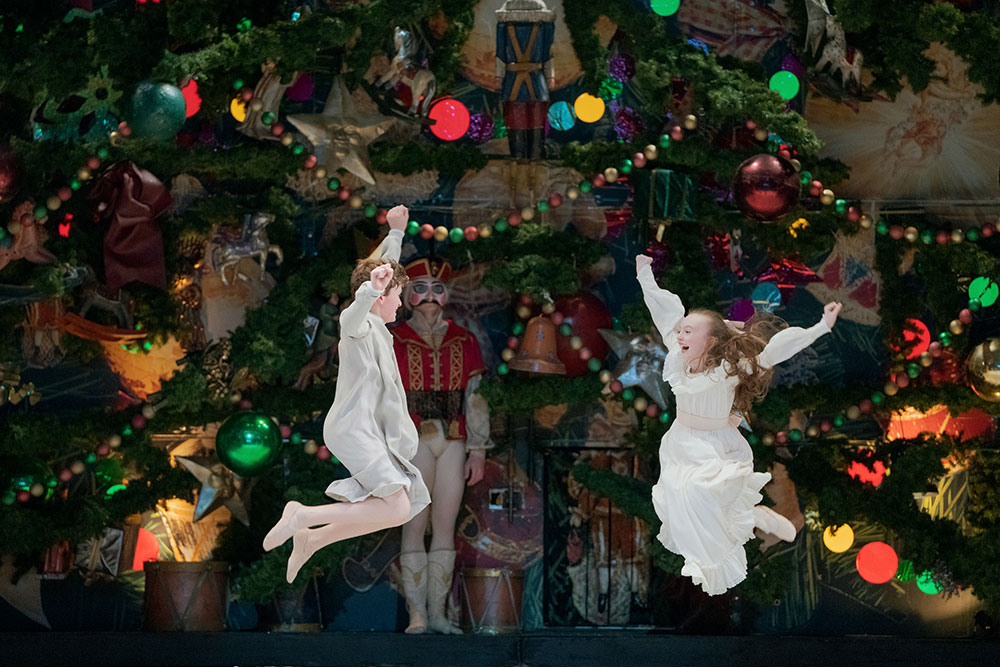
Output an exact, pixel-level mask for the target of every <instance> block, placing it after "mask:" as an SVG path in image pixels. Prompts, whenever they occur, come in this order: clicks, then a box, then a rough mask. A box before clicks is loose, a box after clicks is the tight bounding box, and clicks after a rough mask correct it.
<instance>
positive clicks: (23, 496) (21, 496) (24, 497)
mask: <svg viewBox="0 0 1000 667" xmlns="http://www.w3.org/2000/svg"><path fill="white" fill-rule="evenodd" d="M29 500H31V494H30V493H28V492H27V491H18V492H17V502H19V503H26V502H28V501H29Z"/></svg>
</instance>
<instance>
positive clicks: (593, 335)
mask: <svg viewBox="0 0 1000 667" xmlns="http://www.w3.org/2000/svg"><path fill="white" fill-rule="evenodd" d="M555 307H556V310H557V311H558V312H559V313H561V314H562V315H563V323H565V324H569V325H570V327H572V329H573V334H572V336H558V337H557V339H556V340H557V343H556V355H557V356H558V357H559V361H561V362H562V363H563V364H564V365H565V366H566V375H567V376H569V377H579V376H581V375H586V374H587V373H589V372H590V369H589V368H588V366H587V363H588V361H589V360H588V359H583V358H581V357H580V350H579V349H577V350H574V349H573V347H572V345H571V344H570V340H571V339H572V338H573V336H578V337H579V338H580V340H581V341H582V342H583V347H585V348H587V349H588V350H590V353H591V358H593V359H598V360H599V361H602V362H603V361H604V359H605V358H606V357H607V356H608V343H607V341H605V340H604V338H603V337H602V336H601V334H600V333H599V332H598V329H610V328H611V326H612V323H611V313H609V312H608V309H607V307H606V306H605V305H604V302H603V301H601V300H600V299H598V298H597V297H596V296H595V295H594V294H592V293H590V292H586V291H582V292H577V293H576V294H574V295H572V296H564V297H559V298H558V299H556V300H555Z"/></svg>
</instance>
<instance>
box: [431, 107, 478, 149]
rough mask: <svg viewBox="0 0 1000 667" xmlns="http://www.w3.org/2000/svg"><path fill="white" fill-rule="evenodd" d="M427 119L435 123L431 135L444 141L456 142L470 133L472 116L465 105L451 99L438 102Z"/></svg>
mask: <svg viewBox="0 0 1000 667" xmlns="http://www.w3.org/2000/svg"><path fill="white" fill-rule="evenodd" d="M427 117H428V118H429V119H430V120H432V121H434V124H433V125H431V134H433V135H434V136H435V137H437V138H438V139H441V140H442V141H455V140H456V139H461V138H462V137H463V136H465V133H466V132H468V131H469V123H470V122H471V121H472V116H471V115H470V114H469V110H468V109H467V108H465V105H464V104H462V103H461V102H459V101H458V100H454V99H451V98H446V99H443V100H441V101H440V102H436V103H435V104H434V106H432V107H431V110H430V113H428V114H427Z"/></svg>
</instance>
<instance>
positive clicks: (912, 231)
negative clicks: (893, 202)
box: [903, 227, 920, 243]
mask: <svg viewBox="0 0 1000 667" xmlns="http://www.w3.org/2000/svg"><path fill="white" fill-rule="evenodd" d="M903 237H904V238H906V240H907V241H909V242H910V243H916V242H917V239H919V238H920V232H918V231H917V228H916V227H907V228H906V229H905V230H903Z"/></svg>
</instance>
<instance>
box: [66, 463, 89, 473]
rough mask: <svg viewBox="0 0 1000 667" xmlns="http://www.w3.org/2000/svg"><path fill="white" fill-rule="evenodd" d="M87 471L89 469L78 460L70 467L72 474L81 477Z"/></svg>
mask: <svg viewBox="0 0 1000 667" xmlns="http://www.w3.org/2000/svg"><path fill="white" fill-rule="evenodd" d="M86 469H87V466H85V465H84V464H83V461H81V460H79V459H77V460H76V461H73V463H72V464H70V466H69V471H70V472H71V473H73V474H74V475H79V474H81V473H83V471H84V470H86Z"/></svg>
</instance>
